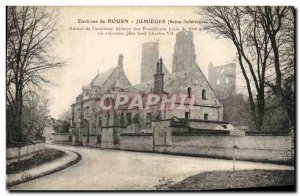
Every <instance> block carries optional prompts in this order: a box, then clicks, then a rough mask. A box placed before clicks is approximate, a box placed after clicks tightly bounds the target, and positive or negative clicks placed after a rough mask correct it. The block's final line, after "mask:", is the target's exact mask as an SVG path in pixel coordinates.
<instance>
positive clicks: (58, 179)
mask: <svg viewBox="0 0 300 196" xmlns="http://www.w3.org/2000/svg"><path fill="white" fill-rule="evenodd" d="M48 146H49V147H52V148H56V149H58V150H59V149H61V150H71V151H75V152H77V153H79V154H81V155H82V160H81V161H80V162H78V163H77V164H75V165H73V166H71V167H69V168H66V169H64V170H62V171H59V172H56V173H54V174H51V175H48V176H45V177H42V178H39V179H36V180H33V181H30V182H27V183H24V184H20V185H17V186H14V187H11V189H14V190H157V188H159V187H160V185H162V184H163V185H165V184H175V183H177V182H180V181H182V180H184V179H185V178H187V177H189V176H193V175H196V174H199V173H201V172H208V171H216V170H224V171H226V170H232V161H231V160H223V159H210V158H200V157H188V156H174V155H163V154H155V153H141V152H128V151H119V150H103V149H95V148H85V147H73V146H55V145H51V146H50V145H48ZM236 168H237V169H238V170H252V169H269V170H293V169H294V167H292V166H284V165H276V164H269V163H255V162H247V161H237V162H236Z"/></svg>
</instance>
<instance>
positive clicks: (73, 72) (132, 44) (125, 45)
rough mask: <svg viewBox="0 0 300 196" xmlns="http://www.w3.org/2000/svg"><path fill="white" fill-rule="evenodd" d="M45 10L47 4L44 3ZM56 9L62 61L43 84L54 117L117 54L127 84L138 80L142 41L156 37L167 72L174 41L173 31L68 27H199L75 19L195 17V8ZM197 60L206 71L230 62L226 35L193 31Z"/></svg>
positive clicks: (57, 50)
mask: <svg viewBox="0 0 300 196" xmlns="http://www.w3.org/2000/svg"><path fill="white" fill-rule="evenodd" d="M49 9H50V8H49ZM51 9H55V10H56V11H57V12H58V13H59V23H58V27H59V28H58V35H57V39H56V42H55V43H54V45H53V48H54V53H55V55H56V56H57V57H58V58H59V59H61V60H62V61H65V62H66V66H65V67H63V68H61V69H57V70H54V71H51V72H50V73H49V77H50V78H51V79H52V81H53V82H54V83H55V85H54V86H51V87H49V88H48V93H49V100H50V110H51V115H52V116H53V117H54V118H57V117H58V116H59V115H60V114H61V113H63V112H64V111H66V110H67V109H68V108H69V107H70V105H71V104H72V103H74V102H75V98H76V96H77V95H78V94H79V93H80V92H81V88H82V86H83V85H87V84H88V83H89V82H90V81H91V80H92V79H93V78H94V77H95V76H96V74H97V71H99V72H103V71H105V70H107V69H110V68H113V67H115V66H116V65H117V61H118V55H119V54H121V53H122V54H123V55H124V70H125V74H126V75H127V77H128V79H129V80H130V82H131V83H132V84H137V83H139V79H140V63H141V52H142V43H144V42H154V41H157V40H158V41H159V44H160V47H159V50H160V56H161V57H162V58H163V59H164V63H165V65H166V67H167V68H168V70H169V71H171V66H172V55H173V51H174V44H175V38H176V37H175V36H176V35H175V34H174V35H163V36H141V35H139V36H106V35H98V34H97V31H71V30H69V28H70V27H83V28H85V27H86V26H89V27H93V26H95V27H129V28H133V27H140V28H142V27H166V28H168V27H183V26H185V27H193V26H194V27H195V26H196V27H199V26H200V25H199V24H193V25H179V24H176V25H170V26H168V25H167V24H139V25H136V24H134V23H131V22H130V24H78V22H77V21H78V19H82V20H86V19H88V20H98V21H99V20H100V19H103V20H107V19H128V20H129V21H136V19H151V18H153V19H165V20H166V21H167V20H169V19H172V20H182V19H187V20H200V15H199V14H197V13H198V12H199V10H200V9H199V8H197V7H55V8H51ZM194 44H195V52H196V55H197V60H196V61H197V64H198V65H199V66H200V68H201V69H202V71H203V72H204V74H205V75H206V76H207V71H208V64H209V62H212V63H213V64H214V65H221V64H225V63H228V62H232V61H233V60H234V58H235V51H234V48H233V46H232V44H231V43H230V42H229V41H228V40H225V39H216V38H215V36H213V35H210V34H208V33H206V32H205V31H194Z"/></svg>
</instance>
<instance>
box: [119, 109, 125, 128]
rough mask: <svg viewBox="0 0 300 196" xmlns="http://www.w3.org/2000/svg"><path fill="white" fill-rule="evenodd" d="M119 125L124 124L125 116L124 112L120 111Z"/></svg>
mask: <svg viewBox="0 0 300 196" xmlns="http://www.w3.org/2000/svg"><path fill="white" fill-rule="evenodd" d="M120 125H121V126H124V125H125V117H124V113H123V112H122V113H121V119H120Z"/></svg>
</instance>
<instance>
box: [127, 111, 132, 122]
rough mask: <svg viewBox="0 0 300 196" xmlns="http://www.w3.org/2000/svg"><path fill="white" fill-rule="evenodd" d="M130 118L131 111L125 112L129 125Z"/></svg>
mask: <svg viewBox="0 0 300 196" xmlns="http://www.w3.org/2000/svg"><path fill="white" fill-rule="evenodd" d="M131 118H132V115H131V112H127V113H126V119H127V125H131Z"/></svg>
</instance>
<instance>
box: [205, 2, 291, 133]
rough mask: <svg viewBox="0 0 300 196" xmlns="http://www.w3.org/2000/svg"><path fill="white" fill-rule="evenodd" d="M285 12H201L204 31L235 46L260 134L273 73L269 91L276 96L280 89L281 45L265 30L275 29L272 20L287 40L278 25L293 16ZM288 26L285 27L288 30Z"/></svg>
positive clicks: (239, 9) (208, 9)
mask: <svg viewBox="0 0 300 196" xmlns="http://www.w3.org/2000/svg"><path fill="white" fill-rule="evenodd" d="M270 9H271V10H272V9H275V10H276V9H277V11H274V12H275V13H276V14H277V17H278V18H277V19H274V18H271V19H268V17H267V16H266V15H267V14H265V12H267V11H266V10H270ZM281 9H283V10H281ZM286 9H289V8H287V7H284V8H278V7H276V8H271V7H205V8H204V10H203V16H204V19H205V20H206V21H207V26H206V29H207V30H208V31H209V32H212V33H214V34H216V35H217V36H218V37H224V38H228V39H230V40H231V42H232V43H233V45H234V46H235V49H236V53H237V57H238V61H239V65H240V68H241V70H242V74H243V76H244V79H245V82H246V85H247V91H248V96H249V103H250V107H251V114H252V117H253V119H254V121H255V125H256V128H257V129H258V130H259V131H260V130H262V129H263V119H264V116H265V109H266V98H267V97H268V96H271V95H272V93H269V88H270V87H272V86H271V85H270V81H272V80H274V72H275V76H276V77H275V78H276V86H277V87H274V88H271V90H273V91H272V92H276V94H277V95H278V90H276V88H279V87H278V86H281V90H282V85H281V82H282V78H281V77H280V73H277V72H278V70H277V69H278V67H276V64H277V63H276V62H277V61H278V58H281V56H280V55H278V54H277V53H278V52H276V51H277V50H279V48H278V47H279V45H280V44H277V45H276V44H274V38H272V36H271V35H270V33H269V32H268V31H269V30H268V28H273V30H274V20H275V21H277V23H278V25H277V26H276V30H277V29H278V31H279V30H281V31H282V33H281V35H282V37H285V39H287V36H286V35H285V34H286V33H287V32H288V31H287V28H283V26H284V25H282V24H280V23H281V22H282V21H281V20H283V18H293V17H292V16H290V15H288V14H287V13H288V12H287V11H286ZM276 14H274V15H276ZM268 21H269V23H271V24H269V27H268V26H267V24H268ZM290 25H291V24H290ZM290 25H288V26H289V27H291V26H290ZM273 33H274V32H273ZM275 42H278V39H277V38H275ZM285 47H286V48H287V47H288V46H285ZM285 51H288V50H285ZM275 56H276V57H275ZM291 64H293V63H291ZM274 65H275V66H274ZM279 67H280V65H279ZM274 69H275V71H274ZM279 69H280V68H279ZM279 80H280V82H279ZM271 83H272V82H271ZM281 94H282V93H281ZM280 100H282V99H280Z"/></svg>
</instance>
